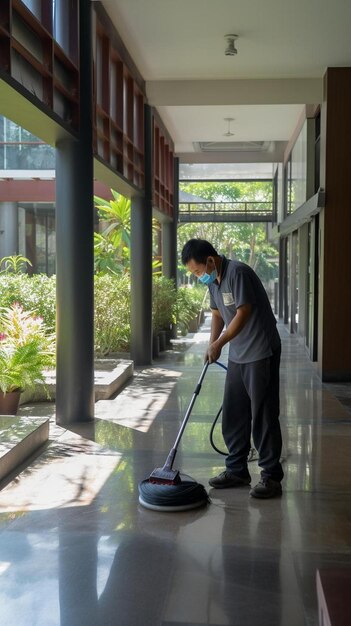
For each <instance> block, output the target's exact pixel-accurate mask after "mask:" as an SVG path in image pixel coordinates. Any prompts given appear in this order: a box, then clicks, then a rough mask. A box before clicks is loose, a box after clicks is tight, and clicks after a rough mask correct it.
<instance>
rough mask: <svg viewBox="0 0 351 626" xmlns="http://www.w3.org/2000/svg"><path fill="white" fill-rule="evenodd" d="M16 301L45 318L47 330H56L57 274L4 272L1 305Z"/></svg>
mask: <svg viewBox="0 0 351 626" xmlns="http://www.w3.org/2000/svg"><path fill="white" fill-rule="evenodd" d="M15 302H17V303H19V304H21V306H22V307H23V309H24V310H25V311H31V312H32V313H34V314H35V315H37V316H38V317H41V318H42V319H43V325H44V326H45V328H46V332H49V333H53V332H55V325H56V276H50V277H48V276H46V275H45V274H34V275H33V276H28V274H18V275H16V274H7V275H6V274H2V275H1V276H0V307H9V306H11V304H14V303H15Z"/></svg>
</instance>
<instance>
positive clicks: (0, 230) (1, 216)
mask: <svg viewBox="0 0 351 626" xmlns="http://www.w3.org/2000/svg"><path fill="white" fill-rule="evenodd" d="M15 254H18V206H17V202H0V259H2V258H3V257H4V256H13V255H15Z"/></svg>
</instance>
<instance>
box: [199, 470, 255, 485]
mask: <svg viewBox="0 0 351 626" xmlns="http://www.w3.org/2000/svg"><path fill="white" fill-rule="evenodd" d="M208 482H209V484H210V485H211V487H215V489H226V488H227V487H243V486H244V485H249V484H250V482H251V478H240V477H239V476H235V474H232V473H231V472H229V471H228V470H225V471H224V472H222V473H221V474H219V475H218V476H215V477H214V478H210V480H209V481H208Z"/></svg>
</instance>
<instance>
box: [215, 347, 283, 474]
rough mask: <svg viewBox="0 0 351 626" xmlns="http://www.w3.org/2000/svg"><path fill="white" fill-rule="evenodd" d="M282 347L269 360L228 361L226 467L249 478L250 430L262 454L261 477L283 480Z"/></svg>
mask: <svg viewBox="0 0 351 626" xmlns="http://www.w3.org/2000/svg"><path fill="white" fill-rule="evenodd" d="M280 353H281V348H280V347H279V348H278V349H277V350H275V351H274V353H273V355H272V356H271V357H269V358H267V359H262V360H260V361H254V362H253V363H234V362H233V361H229V362H228V371H227V377H226V382H225V389H224V398H223V416H222V433H223V437H224V441H225V443H226V445H227V448H228V451H229V454H228V456H227V458H226V467H227V469H228V470H230V471H231V472H233V473H235V474H236V475H237V476H240V477H242V478H246V477H250V474H249V470H248V467H247V457H248V454H249V451H250V447H251V432H252V438H253V442H254V446H255V448H256V450H257V452H258V455H259V461H258V464H259V466H260V467H261V469H262V471H261V476H262V478H268V477H269V478H272V479H273V480H276V481H281V480H282V478H283V476H284V472H283V469H282V466H281V464H280V455H281V449H282V436H281V431H280V424H279V365H280Z"/></svg>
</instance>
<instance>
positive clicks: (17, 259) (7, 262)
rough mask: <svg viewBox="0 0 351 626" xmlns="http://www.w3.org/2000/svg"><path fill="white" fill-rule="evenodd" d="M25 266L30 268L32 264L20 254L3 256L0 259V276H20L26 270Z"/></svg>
mask: <svg viewBox="0 0 351 626" xmlns="http://www.w3.org/2000/svg"><path fill="white" fill-rule="evenodd" d="M27 265H30V266H32V263H31V262H30V260H29V259H27V258H26V257H25V256H22V255H20V254H14V255H12V256H4V257H2V259H0V274H10V273H11V274H22V273H23V272H25V271H26V270H27ZM2 266H4V267H3V269H1V268H2Z"/></svg>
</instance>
